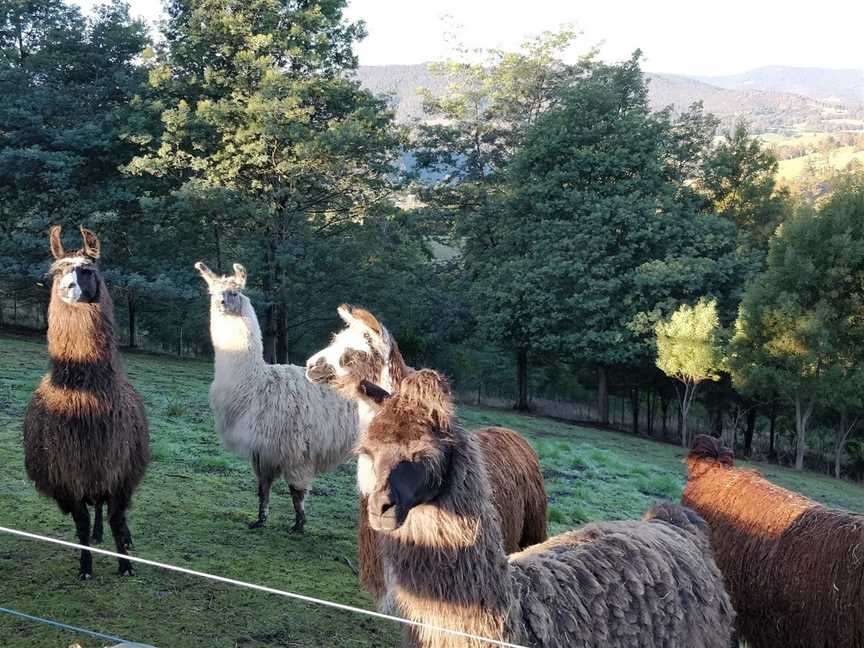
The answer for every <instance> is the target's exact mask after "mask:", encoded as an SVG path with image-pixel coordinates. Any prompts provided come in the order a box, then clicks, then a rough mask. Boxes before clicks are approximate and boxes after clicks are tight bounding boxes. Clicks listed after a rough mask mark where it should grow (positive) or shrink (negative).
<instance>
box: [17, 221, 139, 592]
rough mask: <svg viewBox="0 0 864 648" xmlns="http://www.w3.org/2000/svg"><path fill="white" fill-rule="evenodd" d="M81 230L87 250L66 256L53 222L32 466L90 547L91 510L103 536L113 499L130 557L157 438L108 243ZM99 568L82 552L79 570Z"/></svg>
mask: <svg viewBox="0 0 864 648" xmlns="http://www.w3.org/2000/svg"><path fill="white" fill-rule="evenodd" d="M81 235H82V236H83V238H84V247H83V248H82V249H81V250H78V251H77V252H74V253H72V254H67V253H66V252H65V251H64V249H63V244H62V243H61V241H60V227H59V226H54V227H52V228H51V234H50V237H49V240H50V243H51V253H52V254H53V256H54V259H55V261H54V263H53V264H52V266H51V272H52V274H53V283H52V286H51V301H50V303H49V305H48V354H49V356H50V358H51V371H50V373H48V374H47V375H46V376H45V377H44V378H43V379H42V381H41V382H40V383H39V386H38V387H37V388H36V391H35V392H34V393H33V398H32V400H31V401H30V405H29V406H28V408H27V412H26V414H25V415H24V464H25V467H26V469H27V476H28V477H29V478H30V479H31V480H32V481H33V483H34V484H35V485H36V489H37V490H38V491H39V492H40V493H41V494H42V495H45V496H47V497H51V498H53V499H54V500H55V501H56V502H57V505H58V506H59V507H60V510H61V511H63V513H66V514H71V515H72V519H73V520H74V521H75V528H76V531H77V533H78V542H79V543H80V544H82V545H89V543H90V531H91V527H90V512H89V510H88V508H87V507H88V506H94V507H96V524H95V527H96V528H95V530H94V540H96V541H98V540H100V539H101V537H100V536H101V533H102V520H101V506H102V504H103V503H107V505H108V522H109V525H110V527H111V533H112V534H113V536H114V542H115V544H116V547H117V552H118V553H120V554H124V555H125V554H126V553H127V548H130V547H131V546H132V536H131V534H130V533H129V528H128V526H127V524H126V510H127V509H128V508H129V505H130V503H131V501H132V493H133V492H134V491H135V488H136V487H137V486H138V483H139V482H140V481H141V478H142V477H143V476H144V472H145V470H146V468H147V464H148V463H149V461H150V447H149V443H150V436H149V432H148V428H147V418H146V416H145V414H144V405H143V403H142V401H141V397H140V396H139V395H138V393H137V392H136V391H135V389H134V388H133V387H132V385H131V384H130V383H129V381H128V380H127V379H126V376H125V375H124V373H123V368H122V366H121V364H120V357H119V355H118V353H117V342H116V339H115V332H114V305H113V303H112V302H111V296H110V294H109V293H108V288H107V287H106V286H105V282H104V281H103V279H102V276H101V275H100V273H99V265H98V261H99V251H100V245H99V239H98V238H97V237H96V235H95V234H94V233H93V232H91V231H90V230H87V229H85V228H84V227H82V228H81ZM118 562H119V572H120V574H121V575H124V576H126V575H131V574H133V573H134V570H133V568H132V563H131V562H130V561H129V560H127V559H125V558H120V559H119V560H118ZM92 573H93V558H92V555H91V553H90V552H89V551H86V550H82V551H81V557H80V563H79V575H80V576H81V578H90V576H91V575H92Z"/></svg>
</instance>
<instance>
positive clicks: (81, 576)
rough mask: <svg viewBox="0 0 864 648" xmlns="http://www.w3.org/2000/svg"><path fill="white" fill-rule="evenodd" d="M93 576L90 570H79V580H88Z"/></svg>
mask: <svg viewBox="0 0 864 648" xmlns="http://www.w3.org/2000/svg"><path fill="white" fill-rule="evenodd" d="M91 578H93V574H91V573H90V572H78V580H82V581H87V580H90V579H91Z"/></svg>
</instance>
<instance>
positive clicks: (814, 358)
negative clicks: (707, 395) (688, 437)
mask: <svg viewBox="0 0 864 648" xmlns="http://www.w3.org/2000/svg"><path fill="white" fill-rule="evenodd" d="M862 282H864V190H862V187H861V186H851V187H848V189H847V190H845V191H843V192H840V193H838V194H835V196H834V197H833V198H832V199H831V200H830V201H828V202H827V203H825V204H824V205H823V206H822V207H821V208H820V209H819V211H818V212H817V211H814V210H813V209H812V208H808V207H802V208H801V209H800V210H799V211H798V213H797V214H796V216H795V218H793V219H791V220H790V221H789V222H787V223H785V224H784V225H783V228H782V229H781V231H780V233H779V235H778V236H777V237H776V238H775V239H773V240H772V242H771V248H770V252H769V255H768V265H767V269H766V270H765V272H764V273H763V274H762V275H760V276H759V277H758V278H757V280H756V281H755V282H754V283H753V284H752V285H751V286H750V288H749V289H748V290H747V293H746V294H745V296H744V300H743V302H742V306H741V313H740V316H739V319H738V322H737V324H736V333H735V337H734V338H733V340H732V353H731V356H730V366H731V368H732V370H733V377H734V379H735V384H736V386H737V387H738V388H739V389H742V390H744V391H747V392H750V393H755V394H757V395H762V396H765V395H766V394H770V393H771V392H772V391H773V392H776V393H777V394H780V395H781V396H782V397H784V398H785V399H787V400H789V401H790V402H792V403H793V404H794V405H795V407H796V423H797V433H798V452H797V456H796V465H797V467H798V468H801V467H802V466H803V458H804V448H805V443H806V434H807V423H808V421H809V418H810V416H811V414H812V412H813V409H814V407H815V406H816V404H818V403H823V404H825V405H826V406H828V407H830V408H832V409H834V410H839V409H842V408H844V407H849V406H851V407H854V406H858V405H860V394H861V386H862V385H864V383H862V382H861V380H862V378H864V373H862V367H864V364H862V360H864V358H862V357H861V349H862V348H864V346H862V343H864V337H862V336H864V306H862V299H861V294H860V292H859V291H860V286H862V285H864V283H862Z"/></svg>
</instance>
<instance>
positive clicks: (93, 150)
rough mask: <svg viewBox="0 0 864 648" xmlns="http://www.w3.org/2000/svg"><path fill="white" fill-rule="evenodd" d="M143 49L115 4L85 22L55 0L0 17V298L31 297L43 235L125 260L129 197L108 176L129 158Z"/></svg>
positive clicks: (135, 27) (126, 185) (133, 207)
mask: <svg viewBox="0 0 864 648" xmlns="http://www.w3.org/2000/svg"><path fill="white" fill-rule="evenodd" d="M147 45H148V36H147V28H146V26H145V25H144V24H143V23H141V22H139V21H135V20H132V19H131V18H130V17H129V13H128V7H127V5H125V4H123V3H122V2H120V1H119V0H117V1H115V2H113V3H111V4H108V5H105V6H103V7H101V8H100V9H99V10H98V11H97V12H96V14H95V15H94V16H93V17H92V18H86V19H85V18H83V17H82V16H81V14H80V11H79V10H78V8H77V7H75V6H72V5H66V4H64V3H63V2H60V1H59V0H34V1H32V2H11V3H10V2H6V3H4V4H3V5H2V8H0V261H2V263H3V264H4V267H6V268H7V270H9V271H11V273H12V274H13V275H15V276H16V278H17V282H14V283H12V284H11V285H9V284H6V285H4V287H3V291H4V292H15V291H30V292H31V293H32V286H33V283H34V282H35V281H36V280H38V279H39V278H40V277H41V276H42V274H43V273H44V272H45V270H46V259H47V257H48V253H47V252H48V247H47V231H48V226H49V225H51V224H62V225H66V226H67V230H71V229H73V228H74V230H76V231H77V226H78V224H79V223H87V224H88V225H89V226H90V227H93V228H95V229H97V230H100V233H101V234H102V235H103V238H104V239H105V242H106V247H108V248H111V247H112V243H115V245H113V249H114V250H115V252H116V254H117V256H118V257H120V259H118V260H120V261H121V262H122V260H123V259H127V260H128V259H129V258H131V257H132V255H133V250H134V245H132V244H131V241H130V237H128V236H127V233H125V230H126V228H127V226H128V225H129V224H130V223H133V222H134V221H135V220H136V219H137V217H138V216H139V210H138V209H137V204H138V203H137V196H136V193H137V190H136V187H135V186H134V183H132V182H131V181H130V180H129V179H128V178H126V177H124V176H123V174H122V173H121V172H120V171H119V169H118V167H119V166H120V165H121V164H123V163H125V162H126V161H128V160H129V159H130V158H131V156H132V155H133V154H134V153H135V151H136V150H137V149H136V144H135V143H134V142H133V141H131V140H130V139H129V137H128V134H129V132H130V129H132V128H133V127H134V126H135V125H136V124H137V122H138V121H139V119H140V117H139V116H138V114H137V111H138V109H139V108H140V105H139V91H140V89H141V86H142V83H143V81H144V79H145V78H146V70H145V69H144V68H143V67H142V65H141V64H140V60H139V59H140V57H141V55H142V53H143V52H144V51H145V48H146V47H147ZM78 247H79V245H75V247H73V248H72V249H77V248H78ZM114 279H115V280H116V281H117V282H123V281H126V280H129V276H128V275H126V276H122V273H119V272H118V273H116V274H115V277H114ZM39 297H40V299H41V300H43V301H44V299H45V295H44V292H42V293H39Z"/></svg>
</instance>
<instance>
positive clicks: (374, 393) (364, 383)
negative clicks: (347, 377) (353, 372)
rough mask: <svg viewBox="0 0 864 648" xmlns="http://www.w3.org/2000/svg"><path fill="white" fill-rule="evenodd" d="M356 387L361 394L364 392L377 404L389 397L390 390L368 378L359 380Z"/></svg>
mask: <svg viewBox="0 0 864 648" xmlns="http://www.w3.org/2000/svg"><path fill="white" fill-rule="evenodd" d="M358 389H359V390H360V393H361V394H365V395H366V396H368V397H369V398H371V399H372V400H373V401H375V402H376V403H378V404H379V405H381V404H382V403H383V402H384V401H385V400H387V399H388V398H390V392H388V391H387V390H386V389H384V388H383V387H379V386H378V385H376V384H375V383H372V382H369V381H368V380H361V381H360V385H359V386H358Z"/></svg>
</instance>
